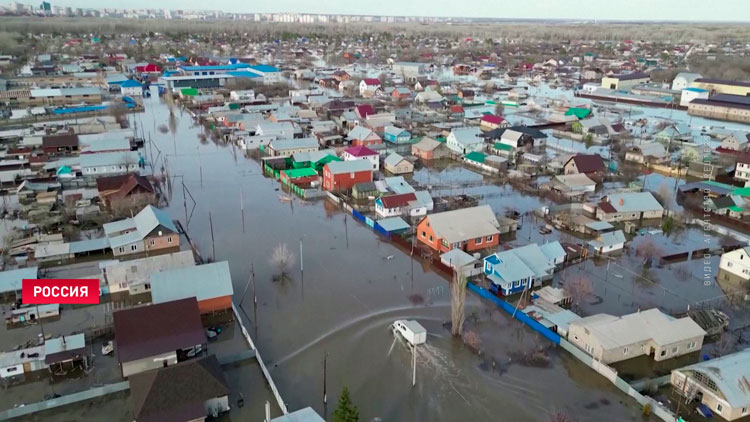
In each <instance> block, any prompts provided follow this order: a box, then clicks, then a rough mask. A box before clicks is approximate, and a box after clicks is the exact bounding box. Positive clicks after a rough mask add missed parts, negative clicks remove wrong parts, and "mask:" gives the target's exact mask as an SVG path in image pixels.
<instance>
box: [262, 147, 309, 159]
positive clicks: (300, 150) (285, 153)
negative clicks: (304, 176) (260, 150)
mask: <svg viewBox="0 0 750 422" xmlns="http://www.w3.org/2000/svg"><path fill="white" fill-rule="evenodd" d="M268 149H269V150H270V151H271V155H272V156H274V157H291V156H292V155H294V154H300V153H303V152H314V151H317V150H318V147H317V146H315V147H310V148H296V149H282V150H276V149H274V148H273V146H269V147H268Z"/></svg>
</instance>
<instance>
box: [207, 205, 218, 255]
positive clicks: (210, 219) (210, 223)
mask: <svg viewBox="0 0 750 422" xmlns="http://www.w3.org/2000/svg"><path fill="white" fill-rule="evenodd" d="M208 224H209V226H210V227H211V248H212V249H213V260H214V262H216V242H215V240H214V220H213V219H212V218H211V211H209V212H208Z"/></svg>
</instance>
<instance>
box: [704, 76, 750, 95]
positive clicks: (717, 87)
mask: <svg viewBox="0 0 750 422" xmlns="http://www.w3.org/2000/svg"><path fill="white" fill-rule="evenodd" d="M690 87H692V88H700V89H705V90H706V91H708V92H710V93H711V95H718V94H728V95H739V96H747V95H750V82H741V81H730V80H726V79H711V78H697V79H695V80H693V82H691V83H690Z"/></svg>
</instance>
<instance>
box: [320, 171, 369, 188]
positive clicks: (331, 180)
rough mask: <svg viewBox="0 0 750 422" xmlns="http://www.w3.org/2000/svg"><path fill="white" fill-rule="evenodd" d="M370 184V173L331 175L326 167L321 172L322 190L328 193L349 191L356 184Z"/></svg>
mask: <svg viewBox="0 0 750 422" xmlns="http://www.w3.org/2000/svg"><path fill="white" fill-rule="evenodd" d="M362 182H372V172H371V171H360V172H355V173H341V174H331V173H330V171H329V170H328V167H327V166H326V167H324V170H323V189H324V190H330V191H342V190H349V189H351V188H353V187H354V185H356V184H357V183H362Z"/></svg>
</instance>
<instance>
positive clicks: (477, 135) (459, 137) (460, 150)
mask: <svg viewBox="0 0 750 422" xmlns="http://www.w3.org/2000/svg"><path fill="white" fill-rule="evenodd" d="M446 145H447V146H448V148H449V149H450V150H451V151H453V152H455V153H457V154H461V155H465V154H468V153H470V152H472V151H477V152H482V151H483V150H484V138H482V131H481V129H479V128H478V127H463V128H456V129H453V130H452V131H451V133H450V134H449V135H448V138H447V139H446Z"/></svg>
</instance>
